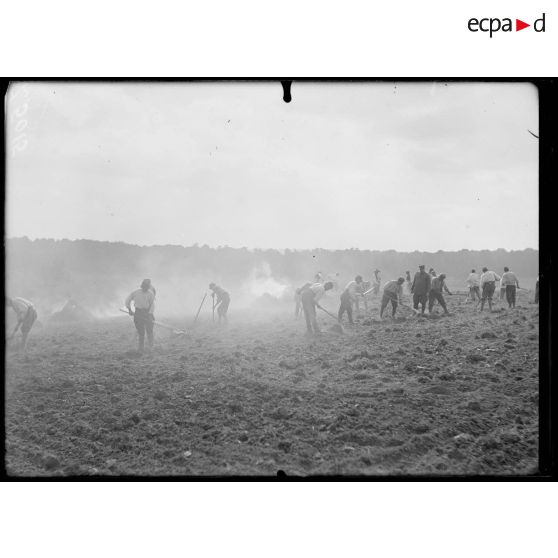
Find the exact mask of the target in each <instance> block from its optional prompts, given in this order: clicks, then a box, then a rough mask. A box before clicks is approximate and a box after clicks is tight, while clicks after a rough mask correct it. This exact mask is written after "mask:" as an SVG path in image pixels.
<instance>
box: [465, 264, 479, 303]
mask: <svg viewBox="0 0 558 558" xmlns="http://www.w3.org/2000/svg"><path fill="white" fill-rule="evenodd" d="M467 285H468V286H469V297H470V298H471V300H472V301H473V302H474V301H475V299H478V300H480V299H481V293H480V277H479V274H478V273H477V272H476V271H475V270H474V269H471V273H469V277H467Z"/></svg>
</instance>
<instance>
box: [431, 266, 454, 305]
mask: <svg viewBox="0 0 558 558" xmlns="http://www.w3.org/2000/svg"><path fill="white" fill-rule="evenodd" d="M443 291H446V293H448V294H449V295H451V292H450V290H449V289H448V287H447V285H446V275H445V274H444V273H440V275H439V276H438V277H434V279H432V287H431V289H430V294H429V298H428V312H432V308H434V301H436V300H437V301H438V302H439V303H440V306H441V307H442V308H443V309H444V314H449V312H448V308H447V306H446V301H445V299H444V294H443Z"/></svg>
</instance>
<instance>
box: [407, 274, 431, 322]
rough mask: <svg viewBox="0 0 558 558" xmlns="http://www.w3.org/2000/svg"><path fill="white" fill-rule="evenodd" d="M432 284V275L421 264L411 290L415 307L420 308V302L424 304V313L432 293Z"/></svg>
mask: <svg viewBox="0 0 558 558" xmlns="http://www.w3.org/2000/svg"><path fill="white" fill-rule="evenodd" d="M431 284H432V277H431V276H430V275H429V274H428V273H426V271H424V266H423V265H419V270H418V272H417V273H415V277H414V278H413V284H412V285H411V292H412V293H413V308H414V309H415V310H418V307H419V304H420V305H421V306H422V312H421V313H422V314H424V311H425V309H426V301H427V300H428V295H429V294H430V287H431Z"/></svg>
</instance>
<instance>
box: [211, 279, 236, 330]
mask: <svg viewBox="0 0 558 558" xmlns="http://www.w3.org/2000/svg"><path fill="white" fill-rule="evenodd" d="M209 288H210V289H211V290H212V291H213V293H212V294H211V297H212V298H213V308H216V309H217V316H218V317H219V323H221V320H223V321H224V322H225V323H227V322H228V319H227V310H228V309H229V304H230V302H231V296H230V295H229V293H228V292H227V291H225V289H223V288H221V287H219V286H218V285H216V284H215V283H209ZM216 295H217V300H216V299H215V296H216Z"/></svg>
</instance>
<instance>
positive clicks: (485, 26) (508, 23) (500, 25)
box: [467, 13, 546, 38]
mask: <svg viewBox="0 0 558 558" xmlns="http://www.w3.org/2000/svg"><path fill="white" fill-rule="evenodd" d="M545 16H546V14H544V13H543V15H542V16H541V17H540V18H539V19H536V20H535V21H534V22H533V29H534V30H535V32H536V33H544V32H545ZM467 27H468V28H469V31H471V32H473V33H477V32H478V31H482V32H483V33H490V38H492V35H493V34H494V33H497V32H498V31H503V32H504V33H506V32H511V31H513V24H512V20H511V18H509V17H505V18H503V19H500V18H497V17H490V18H489V17H485V18H482V19H477V18H474V17H472V18H471V19H470V20H469V22H468V24H467ZM527 27H531V24H530V23H525V22H524V21H521V20H520V19H516V20H515V30H516V31H521V30H522V29H525V28H527Z"/></svg>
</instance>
